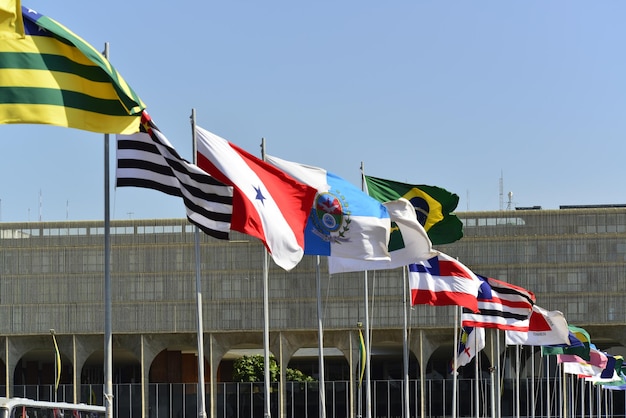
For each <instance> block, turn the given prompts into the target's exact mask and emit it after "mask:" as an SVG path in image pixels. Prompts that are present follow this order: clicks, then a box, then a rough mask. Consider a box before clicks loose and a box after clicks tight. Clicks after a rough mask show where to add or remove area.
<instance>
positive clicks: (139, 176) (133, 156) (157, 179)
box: [116, 112, 233, 239]
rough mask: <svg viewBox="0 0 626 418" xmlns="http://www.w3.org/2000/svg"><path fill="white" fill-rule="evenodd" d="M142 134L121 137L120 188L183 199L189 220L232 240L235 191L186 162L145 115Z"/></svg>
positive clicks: (119, 143)
mask: <svg viewBox="0 0 626 418" xmlns="http://www.w3.org/2000/svg"><path fill="white" fill-rule="evenodd" d="M141 121H142V123H141V126H140V127H139V128H138V129H140V132H137V133H135V134H133V135H118V136H117V169H116V177H117V182H116V184H117V186H118V187H124V186H134V187H143V188H149V189H154V190H158V191H160V192H163V193H166V194H168V195H171V196H177V197H181V198H182V199H183V202H184V204H185V209H186V212H187V219H189V222H191V223H192V224H194V225H196V226H198V228H200V229H201V230H202V231H203V232H204V233H206V234H208V235H210V236H212V237H215V238H218V239H228V237H229V232H230V220H231V214H232V211H233V206H232V200H233V189H232V187H230V186H227V185H225V184H223V183H221V182H219V181H217V180H216V179H214V178H213V177H211V176H209V175H208V174H207V173H206V172H204V171H203V170H201V169H200V168H199V167H197V166H196V165H194V164H191V163H190V162H188V161H186V160H184V159H183V158H181V157H180V155H178V152H176V150H175V149H174V147H172V145H171V144H170V142H169V141H168V140H167V138H166V137H165V136H164V135H163V134H162V133H161V131H159V129H158V128H157V127H156V125H155V124H154V122H153V121H152V119H151V118H150V116H149V115H148V114H147V113H146V112H144V115H143V117H142V119H141Z"/></svg>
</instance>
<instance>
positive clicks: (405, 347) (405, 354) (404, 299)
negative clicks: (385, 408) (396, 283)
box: [402, 266, 411, 418]
mask: <svg viewBox="0 0 626 418" xmlns="http://www.w3.org/2000/svg"><path fill="white" fill-rule="evenodd" d="M406 276H407V274H406V266H405V267H402V304H403V307H404V309H403V312H404V327H403V329H402V349H403V351H402V358H403V360H404V362H403V366H404V391H403V392H402V394H403V397H404V408H403V412H404V413H403V414H402V416H403V417H404V418H408V417H410V416H411V411H410V410H409V343H408V335H407V334H408V331H407V330H408V327H409V325H408V323H409V321H408V314H407V309H408V303H407V293H408V292H407V286H408V285H407V280H406Z"/></svg>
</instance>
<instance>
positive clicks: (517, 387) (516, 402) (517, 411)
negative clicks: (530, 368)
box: [515, 345, 520, 418]
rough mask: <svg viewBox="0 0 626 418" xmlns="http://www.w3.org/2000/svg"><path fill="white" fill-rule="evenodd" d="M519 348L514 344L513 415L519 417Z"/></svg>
mask: <svg viewBox="0 0 626 418" xmlns="http://www.w3.org/2000/svg"><path fill="white" fill-rule="evenodd" d="M519 368H520V348H519V345H516V346H515V416H516V417H517V418H520V394H519V392H520V370H519Z"/></svg>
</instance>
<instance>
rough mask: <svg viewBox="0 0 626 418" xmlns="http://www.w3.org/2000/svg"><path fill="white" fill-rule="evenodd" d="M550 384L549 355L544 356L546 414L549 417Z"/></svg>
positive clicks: (550, 406) (550, 403) (550, 401)
mask: <svg viewBox="0 0 626 418" xmlns="http://www.w3.org/2000/svg"><path fill="white" fill-rule="evenodd" d="M550 386H552V382H550V356H546V399H547V401H548V402H547V403H548V405H547V409H546V411H547V412H546V416H547V418H550V409H551V408H552V399H550V397H551V395H550Z"/></svg>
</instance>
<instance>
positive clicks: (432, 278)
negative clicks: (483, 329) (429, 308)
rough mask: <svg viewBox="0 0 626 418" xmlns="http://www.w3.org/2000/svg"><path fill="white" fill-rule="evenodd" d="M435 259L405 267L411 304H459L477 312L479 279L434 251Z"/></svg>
mask: <svg viewBox="0 0 626 418" xmlns="http://www.w3.org/2000/svg"><path fill="white" fill-rule="evenodd" d="M435 254H436V255H435V256H434V257H432V258H430V259H428V260H426V261H422V262H419V263H414V264H410V265H409V285H410V287H411V302H412V304H413V305H433V306H443V305H459V306H463V307H466V308H468V309H471V310H473V311H476V310H478V300H477V299H476V297H477V295H478V288H479V287H480V285H481V283H482V282H481V281H480V279H479V278H478V277H477V276H476V274H474V273H473V272H472V271H471V270H470V269H468V268H467V267H466V266H464V265H463V264H462V263H460V262H458V261H457V260H455V259H453V258H452V257H450V256H449V255H446V254H444V253H442V252H439V251H436V252H435Z"/></svg>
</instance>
